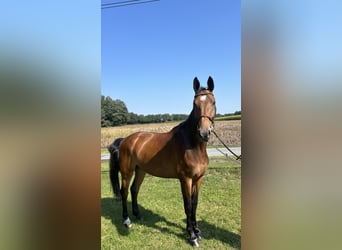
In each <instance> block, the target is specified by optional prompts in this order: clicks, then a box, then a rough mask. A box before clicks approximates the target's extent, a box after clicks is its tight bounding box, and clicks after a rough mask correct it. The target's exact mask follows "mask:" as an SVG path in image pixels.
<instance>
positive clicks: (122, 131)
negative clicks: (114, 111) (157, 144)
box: [101, 121, 241, 148]
mask: <svg viewBox="0 0 342 250" xmlns="http://www.w3.org/2000/svg"><path fill="white" fill-rule="evenodd" d="M178 124H179V122H170V123H153V124H141V125H126V126H118V127H110V128H101V147H102V148H104V147H107V146H108V145H109V144H111V143H112V142H113V141H114V140H115V139H116V138H118V137H126V136H128V135H130V134H133V133H135V132H138V131H147V132H158V133H163V132H167V131H170V130H171V129H172V128H173V127H175V126H176V125H178ZM215 131H216V133H217V134H218V135H219V136H220V138H221V139H222V140H223V141H224V143H226V144H227V146H241V121H216V122H215ZM208 145H222V144H221V143H220V141H219V140H218V139H217V138H216V136H215V135H212V136H211V138H210V140H209V142H208Z"/></svg>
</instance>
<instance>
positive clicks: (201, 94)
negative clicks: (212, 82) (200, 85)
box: [194, 92, 215, 127]
mask: <svg viewBox="0 0 342 250" xmlns="http://www.w3.org/2000/svg"><path fill="white" fill-rule="evenodd" d="M204 95H212V96H214V94H213V93H211V92H207V93H200V94H196V95H195V96H194V98H196V97H197V96H204ZM201 118H207V119H208V120H209V121H210V122H211V124H212V126H213V127H214V125H215V120H214V119H215V117H210V116H208V115H200V117H199V121H200V120H201ZM199 121H198V122H199Z"/></svg>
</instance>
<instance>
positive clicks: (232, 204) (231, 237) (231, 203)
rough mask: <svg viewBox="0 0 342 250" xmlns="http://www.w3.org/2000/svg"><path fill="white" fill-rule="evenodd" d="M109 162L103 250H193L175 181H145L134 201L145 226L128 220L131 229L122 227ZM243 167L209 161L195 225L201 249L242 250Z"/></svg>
mask: <svg viewBox="0 0 342 250" xmlns="http://www.w3.org/2000/svg"><path fill="white" fill-rule="evenodd" d="M108 174H109V173H108V161H103V162H102V164H101V244H102V245H101V249H172V250H173V249H193V247H192V246H190V244H189V243H188V241H187V238H188V235H187V233H186V230H185V214H184V209H183V200H182V195H181V190H180V184H179V181H178V180H177V179H162V178H157V177H152V176H149V175H147V176H146V177H145V180H144V182H143V184H142V186H141V190H140V193H139V197H138V201H139V205H140V211H141V213H142V215H143V220H141V221H137V220H136V219H135V218H134V217H133V216H132V210H131V202H130V201H131V199H130V197H129V199H128V205H129V210H128V211H129V214H130V217H131V219H132V222H133V226H132V228H130V229H126V228H125V227H124V226H123V225H122V217H121V202H120V201H117V200H115V199H113V194H112V190H111V187H110V182H109V175H108ZM240 176H241V166H240V164H239V163H237V162H234V161H227V160H226V159H225V158H222V157H215V158H211V159H210V164H209V169H208V171H207V173H206V176H205V179H204V182H203V184H202V187H201V190H200V195H199V204H198V209H197V219H198V224H199V227H200V229H201V230H202V233H203V239H202V240H201V241H200V248H202V249H240V248H241V236H240V235H241V202H240V201H241V178H240Z"/></svg>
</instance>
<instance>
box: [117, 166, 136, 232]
mask: <svg viewBox="0 0 342 250" xmlns="http://www.w3.org/2000/svg"><path fill="white" fill-rule="evenodd" d="M122 170H123V169H122ZM132 175H133V171H130V170H129V171H122V172H121V189H120V194H121V198H122V217H123V224H124V225H125V226H126V227H128V228H130V227H131V226H132V224H131V220H130V219H129V217H128V210H127V197H128V187H129V183H130V181H131V178H132Z"/></svg>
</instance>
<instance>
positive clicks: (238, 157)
mask: <svg viewBox="0 0 342 250" xmlns="http://www.w3.org/2000/svg"><path fill="white" fill-rule="evenodd" d="M212 132H213V133H214V135H216V137H217V139H219V141H220V142H221V143H222V144H223V146H225V147H226V148H227V149H228V151H229V152H230V153H232V154H233V155H234V156H235V157H236V160H241V155H239V156H238V155H237V154H235V153H234V152H233V151H232V150H231V149H230V148H228V146H227V145H226V144H225V143H224V142H223V140H222V139H221V138H220V137H219V136H218V135H217V134H216V132H215V130H212ZM220 152H221V151H220ZM221 153H222V152H221Z"/></svg>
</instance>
